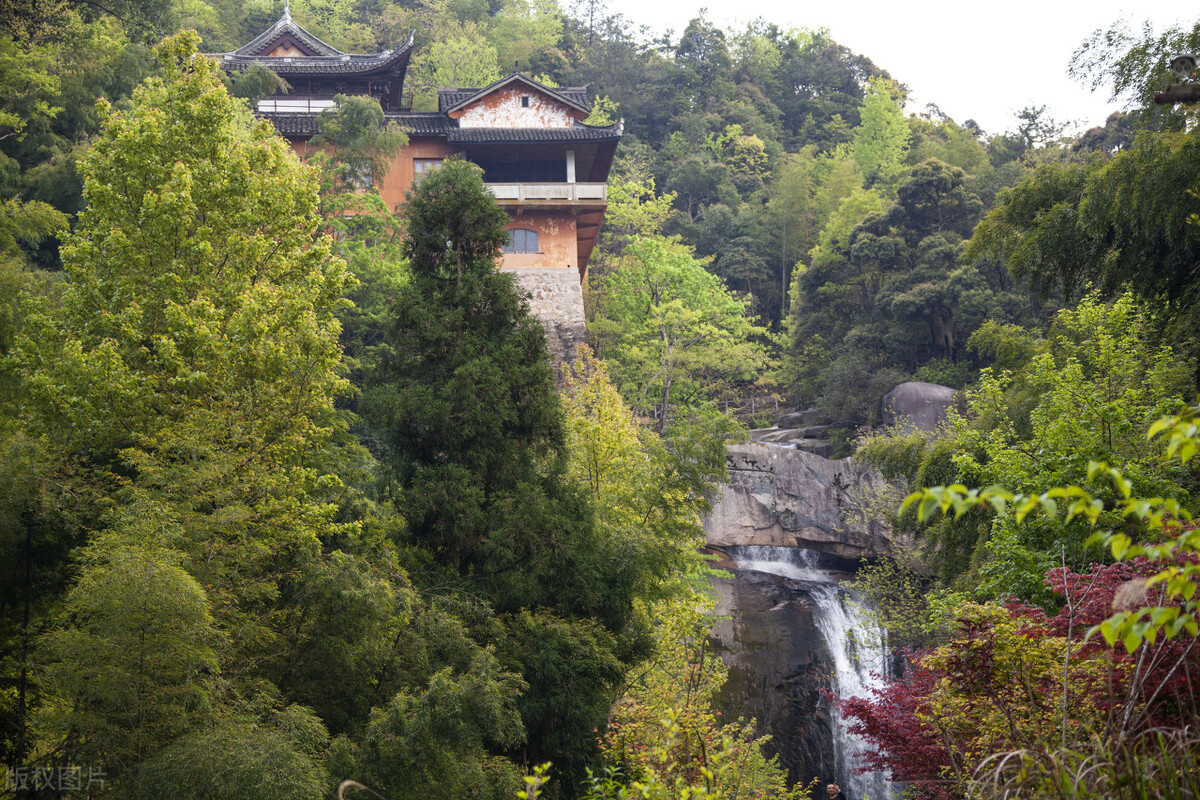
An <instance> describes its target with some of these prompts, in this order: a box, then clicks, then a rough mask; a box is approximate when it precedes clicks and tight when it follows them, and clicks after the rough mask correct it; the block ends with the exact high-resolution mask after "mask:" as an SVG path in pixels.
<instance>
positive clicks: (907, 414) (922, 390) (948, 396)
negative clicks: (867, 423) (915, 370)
mask: <svg viewBox="0 0 1200 800" xmlns="http://www.w3.org/2000/svg"><path fill="white" fill-rule="evenodd" d="M957 394H958V392H957V391H955V390H954V389H951V388H950V387H949V386H940V385H938V384H936V383H922V382H921V381H909V382H908V383H902V384H900V385H899V386H897V387H896V388H894V389H892V390H891V391H890V392H888V393H887V394H885V395H884V396H883V424H884V427H889V428H890V427H894V426H897V425H900V426H903V425H906V424H907V425H911V426H913V427H915V428H917V429H918V430H921V431H925V432H927V433H933V432H934V431H936V430H937V428H938V425H940V424H941V423H942V422H944V421H945V420H946V416H947V413H948V412H949V410H950V406H952V405H954V397H955V395H957Z"/></svg>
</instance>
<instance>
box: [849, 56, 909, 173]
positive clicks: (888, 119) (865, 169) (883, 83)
mask: <svg viewBox="0 0 1200 800" xmlns="http://www.w3.org/2000/svg"><path fill="white" fill-rule="evenodd" d="M859 113H860V117H861V120H862V121H861V122H860V123H859V125H858V127H857V128H855V129H854V138H853V139H851V141H850V157H851V158H853V159H854V160H855V162H857V163H858V167H859V169H861V170H862V174H863V178H864V180H865V181H866V183H867V185H868V186H874V185H876V184H878V185H879V186H880V187H881V189H883V191H884V193H885V194H891V192H892V191H894V189H895V187H896V185H897V184H898V183H899V181H900V178H901V177H902V175H903V172H904V157H905V155H906V154H907V152H908V146H909V139H910V134H909V129H908V123H907V122H906V121H905V119H904V95H903V92H902V90H901V88H900V86H899V84H897V83H896V82H895V81H890V80H886V79H884V78H873V79H872V80H871V85H870V88H869V89H868V90H867V96H866V97H864V98H863V103H862V109H861V111H860V112H859Z"/></svg>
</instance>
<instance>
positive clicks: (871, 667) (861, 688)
mask: <svg viewBox="0 0 1200 800" xmlns="http://www.w3.org/2000/svg"><path fill="white" fill-rule="evenodd" d="M730 555H731V556H732V557H733V559H734V561H735V562H736V563H737V566H738V569H739V570H750V571H753V572H765V573H768V574H771V575H779V576H781V577H784V578H789V579H791V580H794V581H802V582H804V583H806V584H808V585H807V586H806V587H804V588H805V589H806V590H807V591H808V594H809V596H810V597H811V598H812V601H813V605H814V606H815V609H814V613H813V621H814V622H815V623H816V626H817V629H818V630H820V632H821V635H822V637H824V639H825V645H826V647H827V648H828V649H829V654H830V657H831V658H832V659H833V667H834V670H833V675H832V684H833V685H832V686H831V688H832V690H833V693H834V694H835V695H836V696H837V697H838V699H839V700H846V699H848V698H851V697H864V696H867V695H868V694H869V693H870V690H871V689H873V688H876V687H878V686H879V685H880V683H881V680H880V678H878V677H877V676H878V675H884V674H886V673H887V640H886V636H885V634H884V632H883V631H881V630H880V629H879V627H878V626H877V625H875V624H874V623H873V622H872V621H871V620H870V619H869V617H867V616H866V615H865V614H863V613H862V605H861V603H859V602H857V601H855V600H854V598H853V597H851V596H850V594H849V593H848V592H847V591H845V590H844V589H841V588H840V587H839V586H838V584H837V580H836V579H835V578H834V576H833V575H832V574H831V573H830V572H828V571H827V570H824V569H821V568H820V567H819V566H818V556H817V553H816V552H814V551H812V550H801V549H799V548H794V547H738V548H731V552H730ZM867 747H868V746H867V743H866V742H865V741H863V739H862V738H861V737H859V736H856V735H854V734H852V733H850V732H849V731H848V730H846V722H845V721H844V720H843V719H842V716H841V714H840V713H839V712H838V711H837V710H836V709H834V712H833V754H834V759H835V760H836V762H837V765H836V766H837V775H836V776H835V780H836V781H837V782H838V783H840V784H841V786H842V789H843V790H844V791H845V793H846V796H847V797H848V798H849V800H892V797H893V793H892V782H891V780H890V776H889V775H888V774H887V773H884V772H868V773H865V774H861V775H860V774H857V772H856V770H857V768H858V767H860V766H862V759H861V756H862V754H863V753H864V752H865V751H866V750H867ZM825 777H826V776H822V786H821V787H820V789H819V791H818V793H817V796H818V797H824V794H825V792H824V788H825V787H824V785H823V784H824V783H826V782H827V781H826V780H825Z"/></svg>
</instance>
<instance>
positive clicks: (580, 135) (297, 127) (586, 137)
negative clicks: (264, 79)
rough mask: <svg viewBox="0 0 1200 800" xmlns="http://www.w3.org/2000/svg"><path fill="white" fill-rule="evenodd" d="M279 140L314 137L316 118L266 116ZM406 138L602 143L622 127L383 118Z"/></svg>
mask: <svg viewBox="0 0 1200 800" xmlns="http://www.w3.org/2000/svg"><path fill="white" fill-rule="evenodd" d="M262 116H263V117H265V118H266V119H268V120H270V121H271V124H273V125H274V126H275V130H277V131H279V133H280V135H281V136H315V135H316V134H317V115H316V114H315V113H305V114H295V113H285V112H268V113H265V114H263V115H262ZM384 116H385V117H386V119H387V120H388V122H395V123H396V124H398V125H399V126H400V127H401V128H403V129H404V130H405V131H406V132H407V133H408V134H409V135H410V136H445V137H446V141H447V142H449V143H450V144H503V143H505V142H605V141H616V140H618V139H620V138H621V134H622V133H623V129H624V126H623V125H622V124H621V123H620V122H617V123H615V124H613V125H608V126H605V127H599V126H596V125H584V124H582V123H579V122H577V123H575V124H574V125H573V126H571V127H570V128H460V127H458V125H457V124H455V121H454V120H452V119H450V118H448V117H446V116H444V115H442V114H438V113H436V112H413V111H408V112H401V113H399V114H386V115H384Z"/></svg>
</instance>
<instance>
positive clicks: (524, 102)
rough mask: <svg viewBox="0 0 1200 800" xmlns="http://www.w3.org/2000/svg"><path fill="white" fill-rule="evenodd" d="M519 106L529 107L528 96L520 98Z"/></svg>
mask: <svg viewBox="0 0 1200 800" xmlns="http://www.w3.org/2000/svg"><path fill="white" fill-rule="evenodd" d="M521 108H529V98H528V97H522V98H521Z"/></svg>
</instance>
